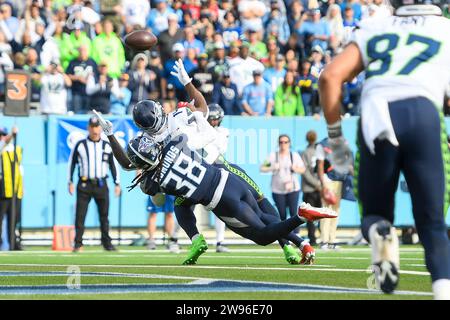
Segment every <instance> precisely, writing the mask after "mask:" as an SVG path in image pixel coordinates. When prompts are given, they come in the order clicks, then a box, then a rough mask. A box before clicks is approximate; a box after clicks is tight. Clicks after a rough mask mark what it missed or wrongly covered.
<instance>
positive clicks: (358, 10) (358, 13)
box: [339, 0, 362, 20]
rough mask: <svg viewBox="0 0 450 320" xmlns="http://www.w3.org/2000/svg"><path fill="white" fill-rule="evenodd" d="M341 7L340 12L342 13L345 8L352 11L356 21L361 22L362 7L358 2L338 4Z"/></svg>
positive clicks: (357, 0)
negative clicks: (349, 8)
mask: <svg viewBox="0 0 450 320" xmlns="http://www.w3.org/2000/svg"><path fill="white" fill-rule="evenodd" d="M339 5H340V6H341V12H342V13H344V11H345V8H346V7H351V8H352V9H353V16H354V18H355V19H356V20H361V13H362V10H361V9H362V6H361V3H360V2H359V0H344V1H342V2H340V3H339Z"/></svg>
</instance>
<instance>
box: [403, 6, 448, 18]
mask: <svg viewBox="0 0 450 320" xmlns="http://www.w3.org/2000/svg"><path fill="white" fill-rule="evenodd" d="M395 15H396V16H423V15H437V16H441V15H442V10H441V8H439V7H438V6H435V5H432V4H413V5H408V6H401V7H399V8H398V9H397V10H395Z"/></svg>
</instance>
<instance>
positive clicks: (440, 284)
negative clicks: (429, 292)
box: [432, 279, 450, 300]
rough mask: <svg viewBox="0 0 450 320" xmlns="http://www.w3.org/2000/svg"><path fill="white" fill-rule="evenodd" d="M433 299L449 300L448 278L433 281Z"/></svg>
mask: <svg viewBox="0 0 450 320" xmlns="http://www.w3.org/2000/svg"><path fill="white" fill-rule="evenodd" d="M432 287H433V294H434V300H450V279H439V280H436V281H434V282H433V284H432Z"/></svg>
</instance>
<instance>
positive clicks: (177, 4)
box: [171, 0, 183, 21]
mask: <svg viewBox="0 0 450 320" xmlns="http://www.w3.org/2000/svg"><path fill="white" fill-rule="evenodd" d="M182 7H183V1H182V0H173V1H172V6H171V8H172V10H173V12H174V13H175V14H176V15H177V16H178V21H181V20H183V9H182Z"/></svg>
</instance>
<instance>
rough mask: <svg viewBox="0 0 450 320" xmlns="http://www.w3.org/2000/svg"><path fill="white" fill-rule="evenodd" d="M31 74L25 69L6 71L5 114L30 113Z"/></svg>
mask: <svg viewBox="0 0 450 320" xmlns="http://www.w3.org/2000/svg"><path fill="white" fill-rule="evenodd" d="M30 94H31V82H30V74H29V73H28V72H26V71H23V70H12V71H9V72H7V73H6V94H5V109H4V110H3V113H4V115H5V116H28V115H29V113H30Z"/></svg>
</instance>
